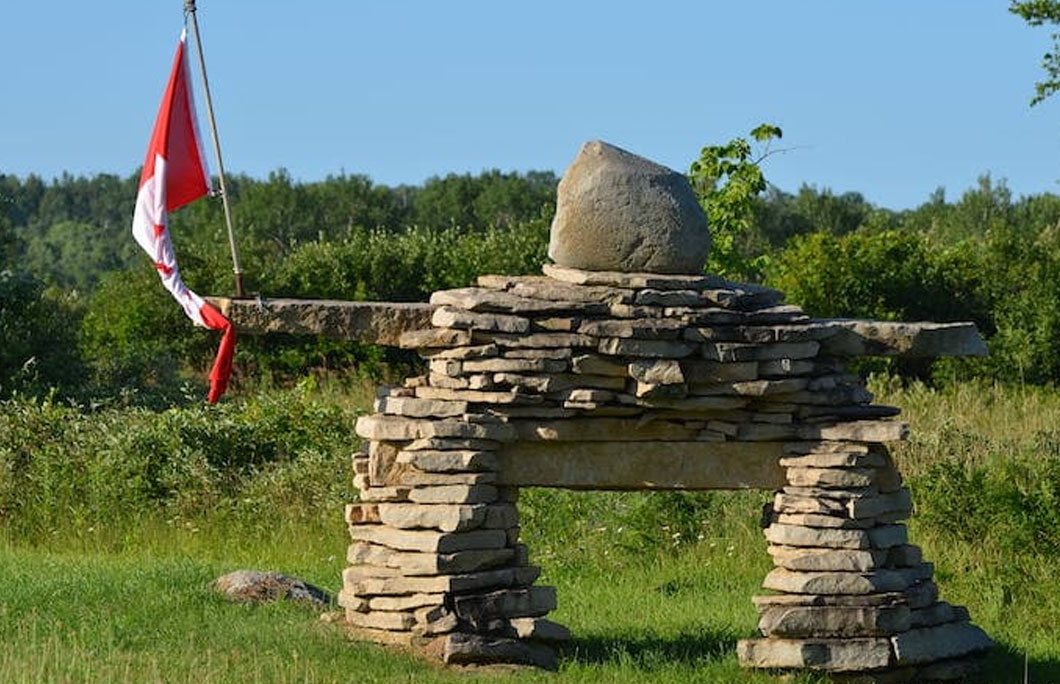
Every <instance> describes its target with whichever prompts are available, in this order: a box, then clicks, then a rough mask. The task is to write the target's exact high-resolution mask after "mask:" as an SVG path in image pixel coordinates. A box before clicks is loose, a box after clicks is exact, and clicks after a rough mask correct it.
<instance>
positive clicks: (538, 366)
mask: <svg viewBox="0 0 1060 684" xmlns="http://www.w3.org/2000/svg"><path fill="white" fill-rule="evenodd" d="M567 365H568V364H567V361H566V360H565V359H510V358H503V359H478V360H471V361H464V362H463V371H464V372H465V373H562V372H564V371H565V370H567Z"/></svg>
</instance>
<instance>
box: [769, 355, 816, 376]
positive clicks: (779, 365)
mask: <svg viewBox="0 0 1060 684" xmlns="http://www.w3.org/2000/svg"><path fill="white" fill-rule="evenodd" d="M816 369H817V362H815V361H809V360H806V359H773V360H772V361H762V362H760V363H759V364H758V373H759V374H760V375H761V376H762V377H763V378H773V377H779V376H788V375H808V374H810V373H813V372H814V371H815V370H816Z"/></svg>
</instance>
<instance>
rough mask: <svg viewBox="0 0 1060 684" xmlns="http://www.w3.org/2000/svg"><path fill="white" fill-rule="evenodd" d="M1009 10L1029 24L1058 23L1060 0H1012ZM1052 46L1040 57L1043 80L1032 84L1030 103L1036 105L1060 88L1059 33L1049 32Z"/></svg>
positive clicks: (1059, 19)
mask: <svg viewBox="0 0 1060 684" xmlns="http://www.w3.org/2000/svg"><path fill="white" fill-rule="evenodd" d="M1008 9H1009V12H1012V13H1013V14H1016V15H1019V16H1020V17H1022V18H1023V20H1024V21H1026V22H1027V23H1028V24H1030V25H1031V26H1042V25H1045V24H1050V25H1053V26H1056V25H1058V24H1060V1H1058V0H1012V4H1010V5H1009V8H1008ZM1050 38H1052V40H1053V47H1052V49H1051V50H1050V51H1049V52H1046V53H1045V55H1044V56H1043V57H1042V69H1044V70H1045V76H1046V78H1045V80H1043V81H1039V82H1037V83H1035V84H1034V97H1033V98H1031V104H1032V105H1036V104H1038V103H1039V102H1042V101H1043V100H1045V99H1046V98H1048V97H1049V96H1050V95H1052V94H1053V93H1055V92H1056V91H1057V90H1060V33H1058V32H1056V31H1054V32H1053V33H1052V34H1050Z"/></svg>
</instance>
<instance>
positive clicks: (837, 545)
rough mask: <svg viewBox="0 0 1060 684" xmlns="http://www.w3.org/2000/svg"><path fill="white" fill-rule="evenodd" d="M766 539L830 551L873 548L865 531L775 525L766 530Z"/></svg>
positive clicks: (786, 544)
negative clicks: (828, 549)
mask: <svg viewBox="0 0 1060 684" xmlns="http://www.w3.org/2000/svg"><path fill="white" fill-rule="evenodd" d="M765 535H766V539H768V540H769V541H770V542H771V543H773V544H781V545H784V546H812V547H816V548H830V549H867V548H870V546H871V541H870V538H869V533H868V532H867V531H865V530H843V529H834V528H816V527H801V526H796V525H780V524H777V523H773V524H772V525H770V526H769V527H768V528H766V530H765Z"/></svg>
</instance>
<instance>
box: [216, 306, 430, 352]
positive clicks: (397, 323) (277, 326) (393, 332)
mask: <svg viewBox="0 0 1060 684" xmlns="http://www.w3.org/2000/svg"><path fill="white" fill-rule="evenodd" d="M209 299H210V301H211V302H213V303H214V305H216V306H217V307H218V308H219V309H220V310H221V313H222V314H224V315H225V316H226V317H227V318H228V320H230V321H231V322H232V325H234V326H235V327H236V329H237V330H239V331H240V332H251V333H290V334H295V335H323V336H325V337H332V338H338V339H343V340H357V341H359V342H367V343H370V344H387V345H392V346H397V345H398V344H399V343H400V339H401V335H402V334H403V333H405V332H407V331H410V330H421V329H424V328H429V327H430V318H431V311H432V309H433V307H431V306H430V305H429V304H418V303H411V304H403V303H396V302H343V301H335V300H328V299H265V298H258V299H228V298H224V297H211V298H209Z"/></svg>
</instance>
